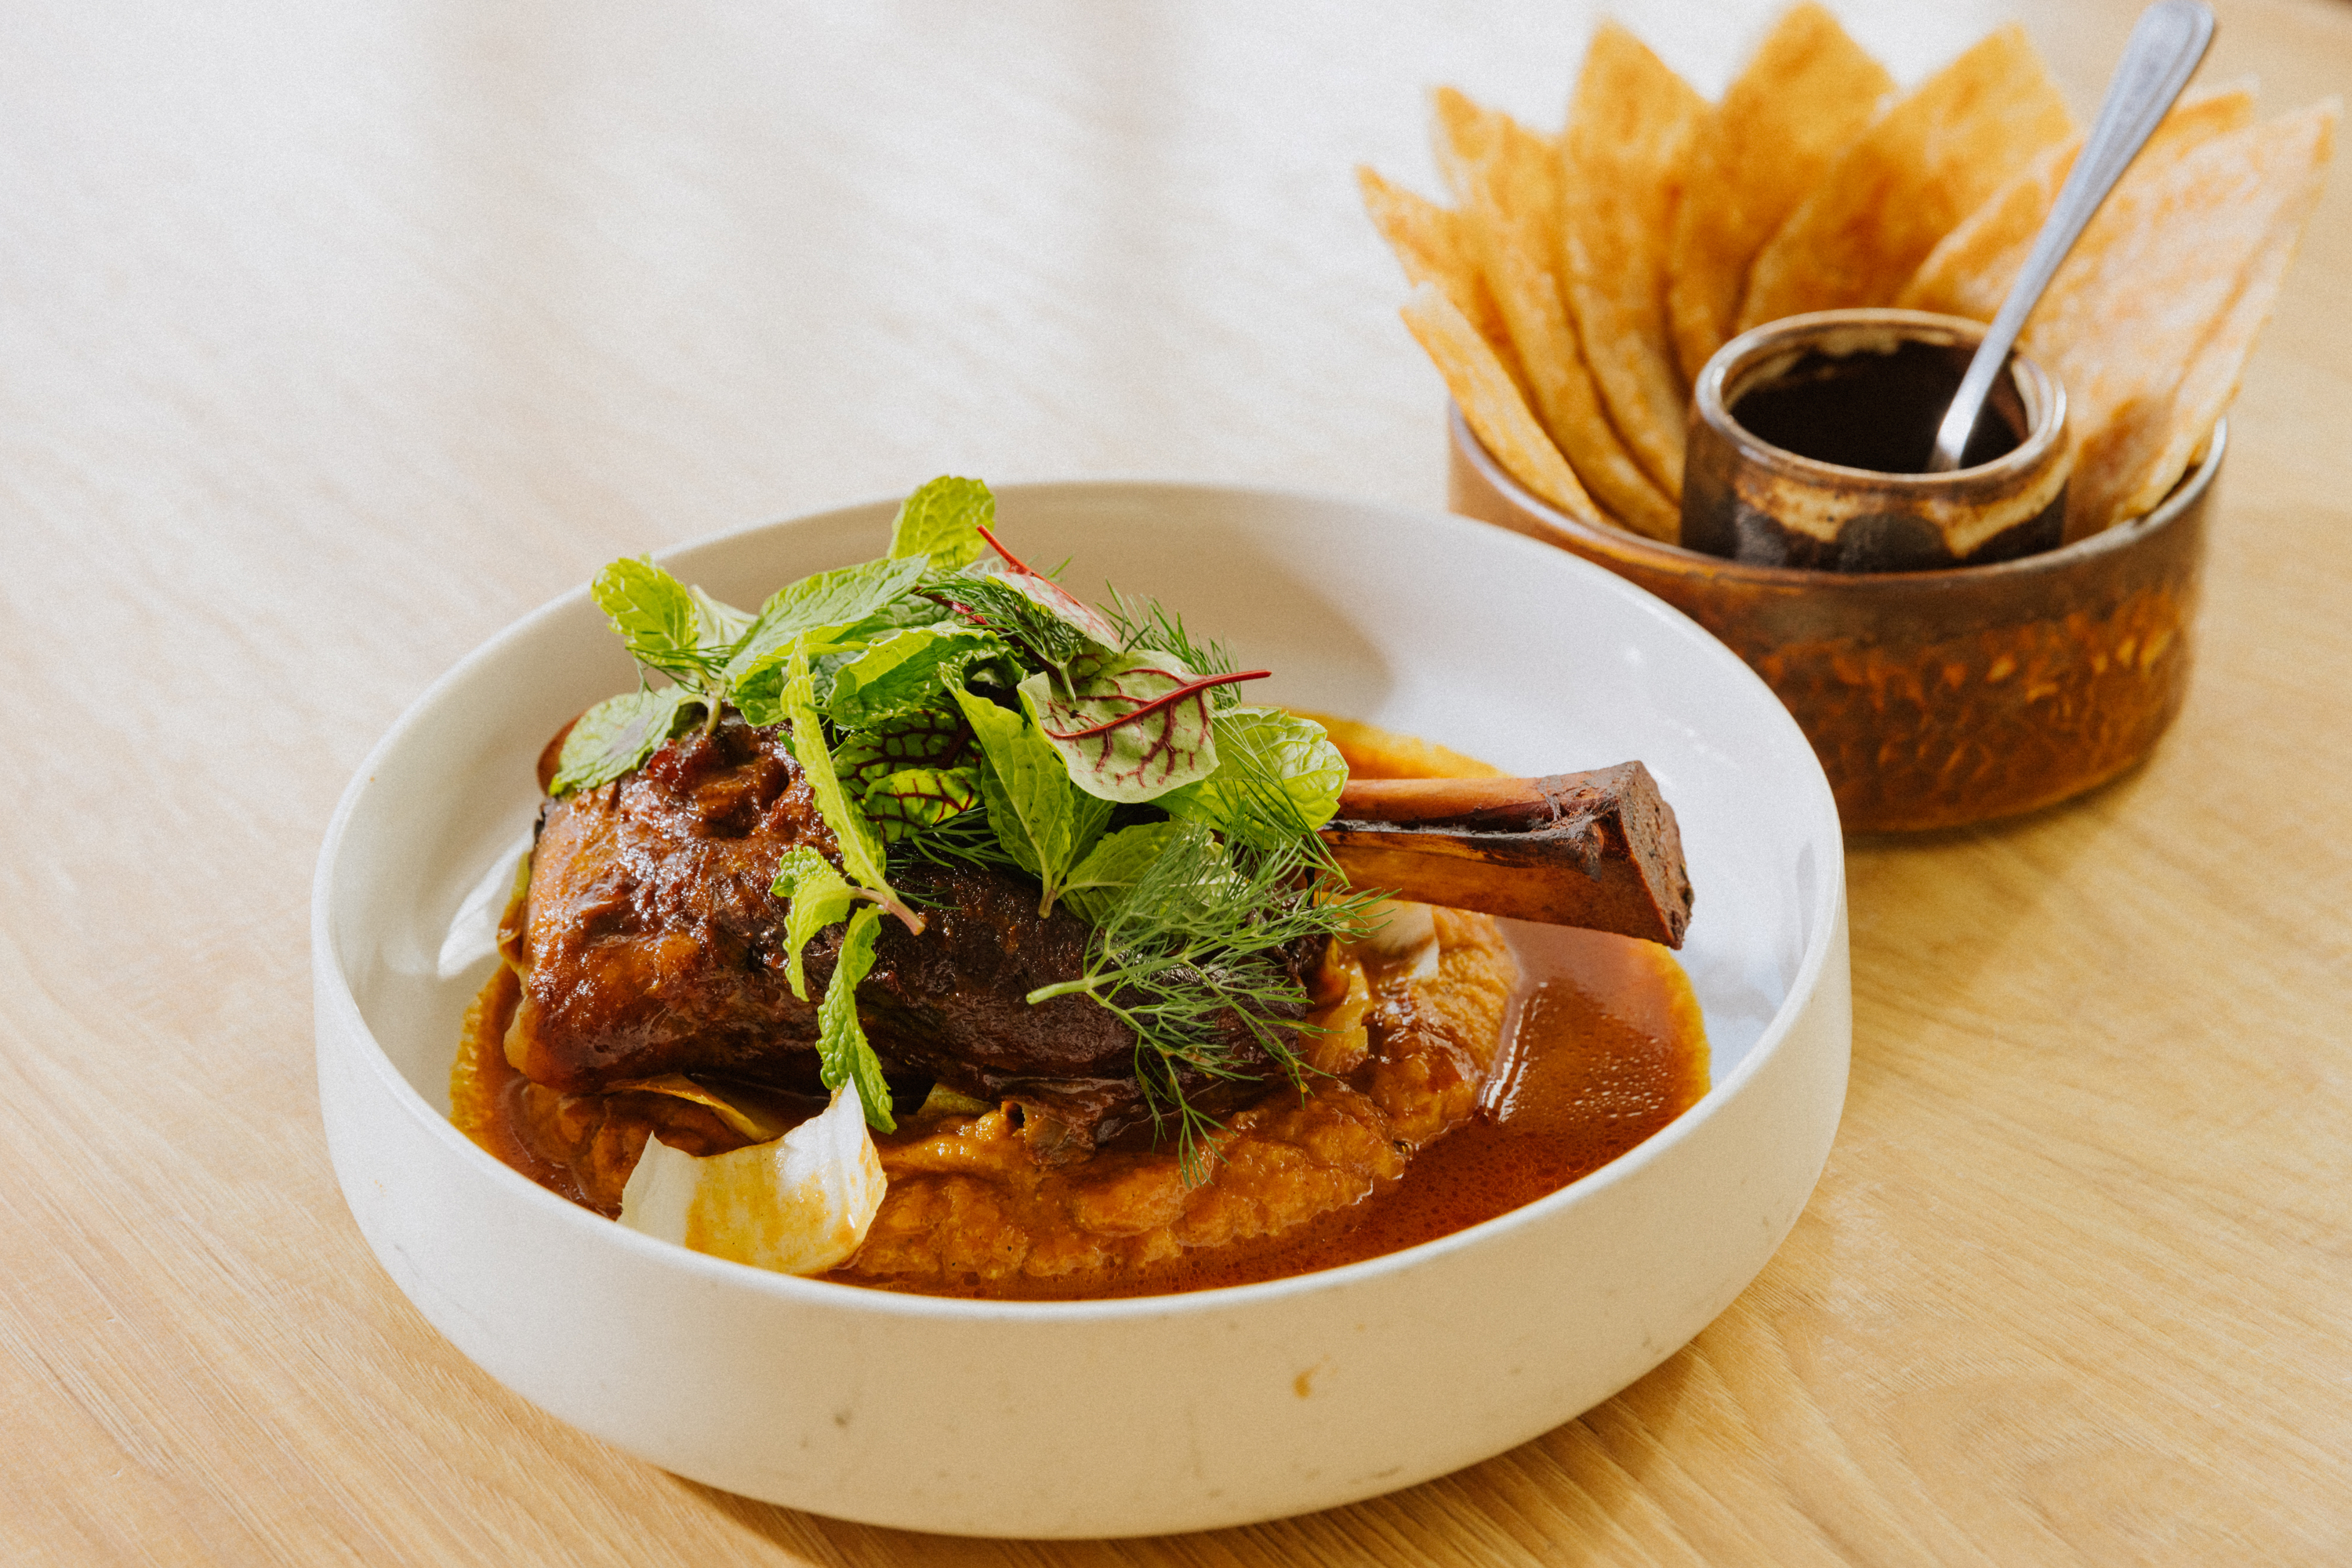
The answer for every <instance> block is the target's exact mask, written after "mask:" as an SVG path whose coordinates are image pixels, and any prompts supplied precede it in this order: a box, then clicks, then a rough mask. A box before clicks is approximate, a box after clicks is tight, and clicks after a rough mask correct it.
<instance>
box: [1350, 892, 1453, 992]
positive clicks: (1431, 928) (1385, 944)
mask: <svg viewBox="0 0 2352 1568" xmlns="http://www.w3.org/2000/svg"><path fill="white" fill-rule="evenodd" d="M1364 914H1365V919H1366V920H1367V921H1369V922H1370V924H1371V925H1373V926H1374V927H1376V928H1377V929H1376V930H1374V931H1373V932H1372V936H1371V940H1370V942H1366V943H1365V944H1364V945H1365V946H1367V947H1369V948H1370V949H1372V950H1373V951H1374V952H1378V953H1380V954H1381V957H1383V958H1385V959H1387V960H1388V961H1389V962H1390V963H1395V962H1396V961H1398V960H1400V959H1404V958H1410V959H1412V968H1410V969H1408V970H1407V971H1405V978H1406V979H1408V980H1427V979H1430V978H1432V977H1433V976H1434V975H1435V974H1436V973H1437V918H1436V915H1435V914H1434V913H1433V911H1432V910H1431V909H1430V907H1429V906H1428V905H1427V904H1415V903H1408V902H1406V901H1405V900H1402V899H1382V900H1381V901H1380V902H1378V903H1376V904H1373V905H1372V906H1371V907H1370V909H1368V910H1365V911H1364Z"/></svg>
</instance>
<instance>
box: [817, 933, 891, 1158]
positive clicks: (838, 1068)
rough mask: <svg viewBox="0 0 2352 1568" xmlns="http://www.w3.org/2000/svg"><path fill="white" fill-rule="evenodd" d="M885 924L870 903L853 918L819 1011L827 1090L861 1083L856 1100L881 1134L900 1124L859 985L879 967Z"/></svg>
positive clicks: (819, 1048) (869, 1123)
mask: <svg viewBox="0 0 2352 1568" xmlns="http://www.w3.org/2000/svg"><path fill="white" fill-rule="evenodd" d="M881 923H882V911H881V910H877V909H876V908H875V907H874V906H873V905H871V904H867V905H866V906H865V907H864V908H862V909H860V910H858V911H857V912H856V914H854V915H852V916H850V918H849V929H848V930H847V931H844V932H843V933H842V937H841V952H839V953H838V954H836V955H835V958H834V961H833V978H832V979H831V980H829V981H827V982H826V983H825V987H824V1001H822V1002H820V1003H818V1004H817V1007H816V1023H817V1038H816V1052H817V1058H818V1059H819V1061H820V1062H821V1063H822V1064H823V1068H822V1070H821V1073H820V1076H821V1077H822V1078H823V1079H824V1087H825V1088H827V1089H839V1088H840V1087H841V1086H842V1085H843V1084H845V1083H847V1082H849V1081H850V1080H851V1079H856V1083H857V1098H858V1099H860V1100H864V1101H865V1102H866V1125H867V1126H869V1127H871V1128H873V1129H874V1130H875V1131H877V1132H888V1131H894V1130H895V1129H896V1128H897V1127H898V1122H897V1121H895V1120H893V1119H892V1117H891V1115H890V1086H889V1085H888V1084H887V1083H886V1082H885V1081H883V1078H882V1062H881V1058H878V1057H877V1056H876V1055H875V1054H874V1047H873V1046H871V1045H870V1044H868V1043H867V1042H866V1030H865V1028H864V1026H861V1025H860V1024H859V1023H858V1021H857V983H858V982H859V981H861V980H863V979H865V978H866V972H867V971H868V970H870V969H872V968H873V967H874V937H875V933H876V931H877V929H878V928H879V927H880V925H881Z"/></svg>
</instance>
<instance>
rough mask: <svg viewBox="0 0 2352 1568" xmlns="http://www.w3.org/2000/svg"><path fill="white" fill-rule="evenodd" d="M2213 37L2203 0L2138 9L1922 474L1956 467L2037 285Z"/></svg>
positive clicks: (2046, 283) (2044, 282) (2038, 293)
mask: <svg viewBox="0 0 2352 1568" xmlns="http://www.w3.org/2000/svg"><path fill="white" fill-rule="evenodd" d="M2212 41H2213V13H2212V12H2211V11H2210V10H2208V9H2206V8H2205V6H2204V5H2203V4H2202V3H2201V0H2156V4H2155V5H2150V6H2149V7H2148V8H2147V10H2145V11H2143V12H2141V13H2140V17H2139V22H2138V24H2137V26H2134V27H2133V28H2132V35H2131V42H2130V43H2128V44H2126V46H2125V47H2124V58H2123V59H2122V60H2121V61H2120V62H2119V63H2118V64H2117V65H2116V74H2115V76H2114V77H2113V78H2112V79H2110V80H2109V81H2108V83H2107V96H2106V100H2105V102H2103V103H2101V104H2100V105H2099V118H2098V121H2097V122H2096V123H2095V124H2094V125H2093V126H2092V127H2091V134H2090V136H2089V138H2088V139H2087V140H2085V141H2084V143H2083V151H2082V152H2081V153H2078V154H2077V155H2076V156H2075V159H2074V170H2073V171H2072V172H2071V173H2070V174H2067V176H2066V184H2064V186H2063V187H2062V188H2061V189H2060V190H2059V192H2058V200H2057V202H2056V204H2055V205H2053V206H2052V207H2051V209H2050V216H2049V217H2048V219H2047V220H2045V221H2044V222H2043V224H2042V232H2041V233H2040V234H2039V235H2037V236H2035V237H2034V240H2033V249H2032V253H2031V254H2030V255H2028V256H2027V257H2026V258H2025V265H2024V266H2023V267H2022V268H2019V269H2018V274H2017V280H2016V281H2015V282H2014V283H2011V285H2010V286H2009V297H2008V298H2007V299H2005V300H2002V301H2001V302H2000V314H1999V315H1997V316H1995V317H1994V318H1993V319H1992V325H1991V326H1990V327H1988V328H1986V329H1985V335H1984V342H1981V343H1979V344H1978V345H1977V352H1976V357H1975V358H1973V359H1971V360H1970V361H1969V369H1968V374H1966V375H1964V376H1962V377H1961V378H1960V390H1959V391H1958V393H1956V394H1954V395H1953V397H1952V405H1951V407H1950V408H1949V409H1948V410H1946V411H1945V414H1944V422H1943V424H1941V425H1940V426H1937V429H1936V450H1935V453H1934V455H1933V456H1932V457H1930V458H1928V459H1927V471H1928V472H1929V473H1931V474H1942V473H1949V472H1950V471H1951V470H1953V469H1954V468H1958V467H1959V466H1960V456H1961V454H1962V453H1963V452H1965V451H1966V450H1967V449H1968V445H1969V437H1970V436H1971V435H1974V434H1975V433H1976V427H1977V420H1978V418H1979V416H1981V415H1982V414H1983V412H1984V402H1985V398H1986V396H1987V395H1989V394H1990V392H1991V391H1992V384H1993V378H1994V377H1995V376H1997V375H1999V374H2000V371H2001V367H2002V366H2004V365H2006V364H2007V363H2009V352H2010V350H2011V349H2013V348H2015V347H2016V346H2017V335H2018V333H2020V332H2021V331H2024V330H2025V318H2026V317H2027V316H2029V315H2031V314H2032V312H2033V307H2034V306H2035V305H2036V304H2037V303H2039V302H2040V300H2041V299H2042V290H2043V289H2047V288H2048V287H2050V279H2053V277H2055V276H2057V273H2058V267H2059V264H2060V263H2061V262H2063V261H2064V260H2065V259H2066V253H2067V252H2068V251H2070V250H2072V249H2074V242H2075V241H2076V240H2078V239H2080V238H2081V237H2083V230H2084V228H2086V227H2088V226H2089V225H2090V222H2091V218H2092V216H2093V215H2094V214H2095V213H2096V212H2097V211H2098V210H2099V204H2100V203H2102V202H2104V201H2105V200H2106V199H2107V193H2108V192H2109V191H2112V190H2114V189H2115V188H2116V181H2117V180H2120V179H2122V178H2123V175H2124V171H2125V170H2126V169H2127V168H2129V167H2131V161H2132V160H2133V159H2134V158H2137V157H2138V156H2139V150H2140V149H2141V148H2142V147H2144V146H2146V145H2147V139H2148V138H2149V137H2150V136H2152V135H2154V134H2155V133H2156V128H2157V126H2158V124H2160V123H2161V122H2162V121H2163V120H2164V114H2165V110H2168V109H2170V108H2171V107H2172V100H2174V99H2176V98H2179V96H2180V89H2182V88H2184V87H2186V86H2188V85H2189V76H2190V74H2191V73H2193V72H2194V71H2195V70H2196V69H2197V63H2198V62H2199V61H2200V60H2201V59H2203V58H2205V48H2206V46H2207V45H2209V44H2210V43H2211V42H2212Z"/></svg>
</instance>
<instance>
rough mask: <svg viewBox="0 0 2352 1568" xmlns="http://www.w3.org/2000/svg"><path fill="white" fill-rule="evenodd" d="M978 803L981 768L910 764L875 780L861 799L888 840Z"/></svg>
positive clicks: (870, 818)
mask: <svg viewBox="0 0 2352 1568" xmlns="http://www.w3.org/2000/svg"><path fill="white" fill-rule="evenodd" d="M979 804H980V770H979V769H978V768H908V769H906V770H905V771H904V772H901V773H890V774H887V775H886V776H884V777H882V778H880V779H877V780H876V781H875V782H874V784H873V785H872V787H870V788H868V789H867V790H866V794H865V795H863V796H861V797H860V798H859V800H858V805H859V806H860V807H861V808H863V809H864V811H865V813H866V818H867V820H869V821H871V822H872V823H873V824H874V826H876V827H877V828H878V829H879V830H880V831H881V834H882V838H883V841H884V842H885V843H887V844H896V843H897V842H898V840H900V839H901V838H904V837H907V836H908V834H910V833H919V832H920V831H922V830H923V829H924V828H926V827H937V826H939V825H940V823H942V822H945V821H946V820H947V819H948V818H949V817H950V816H955V815H956V814H957V813H958V812H961V811H968V810H970V809H971V807H973V806H975V805H979Z"/></svg>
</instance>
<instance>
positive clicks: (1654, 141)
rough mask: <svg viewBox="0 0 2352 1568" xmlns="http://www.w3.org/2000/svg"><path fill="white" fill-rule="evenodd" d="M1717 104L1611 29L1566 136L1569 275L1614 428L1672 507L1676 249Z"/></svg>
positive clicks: (1675, 485)
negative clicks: (1669, 297) (1698, 148)
mask: <svg viewBox="0 0 2352 1568" xmlns="http://www.w3.org/2000/svg"><path fill="white" fill-rule="evenodd" d="M1706 113H1707V109H1706V100H1705V99H1703V98H1701V97H1699V95H1698V94H1697V93H1696V92H1694V91H1693V90H1691V88H1690V86H1689V84H1688V83H1686V82H1685V81H1684V80H1683V79H1682V78H1680V77H1678V76H1676V75H1675V73H1674V72H1673V71H1671V70H1669V69H1667V68H1666V66H1665V63H1664V61H1662V60H1660V59H1659V58H1658V57H1657V56H1656V55H1654V54H1652V53H1651V52H1650V50H1649V48H1648V47H1647V46H1645V45H1644V44H1643V43H1642V41H1641V40H1640V39H1638V38H1636V37H1633V34H1631V33H1629V32H1627V31H1626V30H1625V29H1624V28H1623V27H1622V26H1619V25H1618V24H1616V23H1614V22H1603V23H1602V24H1601V26H1600V28H1599V30H1598V31H1596V32H1595V33H1594V34H1593V36H1592V45H1591V48H1589V49H1588V50H1587V51H1586V52H1585V56H1584V68H1583V70H1582V72H1581V73H1580V75H1579V77H1578V79H1577V83H1576V92H1575V96H1574V97H1573V98H1572V99H1571V100H1570V105H1569V114H1568V129H1567V131H1566V132H1565V133H1564V134H1563V135H1562V137H1561V139H1560V190H1561V195H1562V201H1561V211H1560V226H1559V236H1560V241H1559V243H1560V278H1561V281H1562V283H1563V284H1564V285H1565V293H1566V296H1567V300H1568V304H1569V309H1570V314H1571V315H1572V316H1573V317H1574V318H1575V321H1576V331H1577V337H1578V339H1579V340H1580V342H1582V343H1583V345H1584V352H1585V360H1586V363H1588V364H1589V365H1591V369H1592V377H1593V381H1594V383H1595V384H1597V385H1598V386H1599V388H1600V390H1601V402H1602V404H1603V405H1605V407H1606V408H1607V410H1608V414H1609V422H1610V423H1611V424H1612V426H1615V427H1616V430H1617V434H1618V437H1620V438H1621V439H1622V441H1623V442H1624V444H1625V447H1626V449H1627V450H1628V451H1630V452H1631V453H1632V454H1633V458H1634V460H1635V461H1636V462H1638V463H1640V464H1641V466H1642V471H1643V473H1644V474H1646V475H1647V476H1648V477H1649V479H1650V481H1651V482H1652V483H1653V484H1654V485H1655V486H1656V487H1657V488H1658V489H1659V490H1661V491H1662V492H1663V493H1664V495H1665V497H1666V498H1667V499H1668V500H1675V501H1679V500H1680V499H1681V497H1682V490H1683V436H1684V430H1683V408H1684V403H1685V392H1684V388H1683V384H1682V377H1681V374H1680V372H1679V370H1678V369H1677V367H1676V365H1675V357H1674V347H1673V343H1672V342H1671V341H1670V335H1669V333H1668V331H1667V325H1666V247H1667V245H1668V243H1669V241H1670V238H1671V237H1672V235H1673V232H1674V211H1675V202H1676V200H1677V199H1678V197H1679V195H1680V192H1681V185H1682V179H1683V173H1684V166H1685V163H1687V162H1688V159H1689V153H1690V148H1691V144H1692V142H1694V141H1695V140H1696V138H1697V136H1698V133H1699V129H1700V127H1701V126H1702V125H1703V124H1704V123H1705V121H1706Z"/></svg>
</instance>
